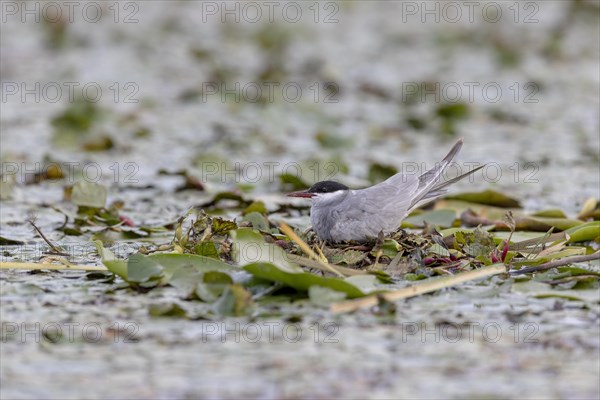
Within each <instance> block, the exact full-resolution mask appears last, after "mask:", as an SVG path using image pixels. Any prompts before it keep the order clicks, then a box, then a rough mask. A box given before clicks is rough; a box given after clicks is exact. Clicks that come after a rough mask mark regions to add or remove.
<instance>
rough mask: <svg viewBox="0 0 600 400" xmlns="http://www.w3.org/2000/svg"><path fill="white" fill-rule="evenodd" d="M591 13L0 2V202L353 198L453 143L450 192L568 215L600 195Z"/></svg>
mask: <svg viewBox="0 0 600 400" xmlns="http://www.w3.org/2000/svg"><path fill="white" fill-rule="evenodd" d="M598 15H599V3H598V2H597V1H572V2H571V1H569V2H565V1H544V2H532V1H515V2H475V3H472V4H471V3H469V2H445V1H440V2H410V1H404V2H402V1H375V2H372V1H352V2H331V1H322V2H275V3H272V4H271V3H269V2H266V3H265V2H210V1H170V2H165V1H152V2H76V3H74V4H71V5H69V4H63V3H61V2H57V3H55V2H35V1H26V2H20V1H15V2H12V1H3V2H2V19H3V20H2V38H1V46H2V48H1V50H2V59H1V68H2V104H1V105H2V116H1V129H2V149H1V156H2V162H3V164H2V165H3V170H2V173H3V189H4V190H3V197H4V198H5V199H8V198H13V199H17V200H19V199H20V200H26V199H31V197H30V196H34V197H36V195H35V194H33V192H31V191H35V190H36V189H32V188H26V187H23V186H22V184H25V183H31V182H32V181H40V180H44V179H45V180H49V181H55V180H54V179H52V178H56V175H58V177H61V176H66V177H67V178H68V176H67V175H68V174H69V173H70V174H71V175H77V174H79V175H81V174H85V176H86V177H87V178H88V179H89V180H96V179H97V180H98V181H100V182H102V183H105V184H110V185H112V186H113V187H114V186H116V187H120V188H121V189H120V190H125V189H124V188H126V187H136V188H137V189H139V188H140V187H142V188H143V187H149V186H153V187H154V188H156V187H158V188H159V189H160V190H161V191H167V192H171V191H173V189H175V188H177V185H178V183H177V182H179V181H178V180H177V179H175V178H174V177H173V176H172V174H175V173H180V174H182V175H183V174H185V175H189V176H192V177H194V178H196V179H197V180H199V181H200V182H201V185H202V188H203V189H205V190H206V192H207V193H210V192H212V191H217V190H231V189H236V188H237V189H241V190H244V191H247V192H252V193H254V194H256V195H260V194H266V193H277V192H280V191H282V190H289V189H293V188H295V187H296V186H302V185H303V184H310V183H312V182H314V181H317V180H323V179H335V180H340V181H343V182H345V183H346V184H348V185H352V186H356V187H360V186H361V185H367V184H370V183H372V182H375V181H378V180H381V179H383V178H384V177H386V176H387V175H389V174H391V173H393V172H395V171H406V172H412V171H414V169H415V168H418V169H422V168H425V167H431V166H432V165H433V163H434V162H436V161H438V160H439V159H440V158H441V157H443V155H444V154H445V153H446V151H447V150H448V149H449V147H450V146H451V145H452V144H453V142H454V141H455V140H456V139H457V138H459V137H463V138H464V139H465V146H464V148H463V151H462V153H461V155H460V156H459V159H458V160H457V162H458V164H457V165H456V169H455V170H453V171H451V173H455V172H458V171H459V170H463V171H464V172H466V170H468V169H469V168H473V167H474V166H475V165H477V164H475V163H484V162H487V163H490V166H489V167H488V168H486V169H484V170H483V173H482V174H478V175H477V176H476V178H475V180H473V181H471V182H462V183H461V188H462V189H465V190H467V189H468V190H481V189H484V188H488V187H492V188H496V189H500V190H503V191H506V192H507V193H508V194H511V195H514V196H517V197H519V198H521V199H522V200H524V204H525V206H526V208H531V209H539V208H542V207H552V206H559V207H562V208H564V209H566V210H568V211H576V210H578V209H579V207H580V203H581V202H582V201H584V199H586V198H588V197H590V196H597V194H598V188H599V186H600V183H599V179H600V178H599V176H598V172H597V166H598V161H599V151H600V148H599V146H600V144H599V135H598V132H599V129H600V128H599V124H600V122H599V121H600V119H599V93H598V87H599V73H598V69H599V51H600V50H599V46H598V40H599V39H598V37H599V36H598V35H599V23H598V21H599V20H598ZM51 163H58V165H59V166H60V167H61V171H59V172H57V171H55V170H54V169H53V167H51V168H48V165H50V164H51ZM159 172H160V173H159ZM36 174H37V175H36ZM44 174H45V175H49V176H44ZM96 177H98V178H96ZM296 178H298V179H296ZM14 181H16V183H17V185H15V182H14ZM63 183H64V182H63ZM48 185H50V186H52V184H51V182H49V183H48ZM58 186H61V183H60V182H59V185H58ZM192 186H193V185H192ZM46 189H47V188H46ZM49 193H52V192H51V191H50V192H48V191H44V196H50V197H49V198H47V199H52V198H57V199H59V198H60V193H59V191H57V192H56V194H55V195H52V194H49ZM186 201H187V200H186Z"/></svg>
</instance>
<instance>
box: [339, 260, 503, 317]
mask: <svg viewBox="0 0 600 400" xmlns="http://www.w3.org/2000/svg"><path fill="white" fill-rule="evenodd" d="M502 273H506V266H504V264H494V265H489V266H487V267H483V268H480V269H476V270H473V271H467V272H461V273H460V274H456V275H453V276H448V277H442V278H435V279H431V280H427V281H426V282H422V283H417V284H415V285H411V286H408V287H405V288H402V289H400V290H395V291H393V292H387V293H383V294H376V295H371V296H367V297H362V298H360V299H356V300H348V301H342V302H339V303H334V304H332V305H331V311H332V312H334V313H342V312H350V311H356V310H358V309H360V308H367V307H373V306H375V305H377V304H378V303H379V300H380V299H383V300H386V301H390V302H393V301H396V300H400V299H406V298H409V297H414V296H418V295H420V294H424V293H430V292H435V291H436V290H439V289H443V288H446V287H451V286H455V285H458V284H460V283H464V282H468V281H472V280H475V279H481V278H487V277H490V276H494V275H498V274H502Z"/></svg>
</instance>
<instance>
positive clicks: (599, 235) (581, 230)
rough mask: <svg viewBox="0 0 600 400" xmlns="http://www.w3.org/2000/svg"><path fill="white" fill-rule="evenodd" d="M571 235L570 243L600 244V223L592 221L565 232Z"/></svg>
mask: <svg viewBox="0 0 600 400" xmlns="http://www.w3.org/2000/svg"><path fill="white" fill-rule="evenodd" d="M565 232H566V233H567V234H568V235H569V240H568V243H575V242H587V241H590V240H595V241H597V242H600V221H592V222H588V223H585V224H582V225H578V226H575V227H573V228H570V229H567V230H566V231H565Z"/></svg>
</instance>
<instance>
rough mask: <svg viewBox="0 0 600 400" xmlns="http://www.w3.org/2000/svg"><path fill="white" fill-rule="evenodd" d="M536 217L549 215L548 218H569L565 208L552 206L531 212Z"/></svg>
mask: <svg viewBox="0 0 600 400" xmlns="http://www.w3.org/2000/svg"><path fill="white" fill-rule="evenodd" d="M531 215H532V216H534V217H548V218H567V216H566V214H565V213H564V211H563V210H561V209H558V208H550V209H548V210H542V211H538V212H536V213H533V214H531Z"/></svg>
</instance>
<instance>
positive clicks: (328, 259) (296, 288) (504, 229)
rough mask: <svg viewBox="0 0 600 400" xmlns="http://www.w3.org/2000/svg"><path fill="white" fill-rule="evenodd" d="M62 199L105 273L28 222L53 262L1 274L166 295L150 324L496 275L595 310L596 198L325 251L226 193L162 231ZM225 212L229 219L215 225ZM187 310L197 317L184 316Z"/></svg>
mask: <svg viewBox="0 0 600 400" xmlns="http://www.w3.org/2000/svg"><path fill="white" fill-rule="evenodd" d="M69 196H70V198H71V201H72V202H73V203H74V204H75V205H76V206H77V215H74V216H71V215H69V214H68V213H65V212H63V211H61V212H63V213H64V215H65V223H64V225H63V227H62V228H61V230H62V231H63V232H64V233H66V234H70V235H76V236H87V237H89V240H91V241H93V243H94V245H95V247H96V249H97V252H98V254H99V256H100V259H101V262H102V264H103V265H101V266H94V265H74V264H72V263H70V262H68V261H66V259H64V258H61V249H60V248H59V246H55V245H54V244H53V243H52V242H51V241H49V240H48V239H47V238H46V237H45V235H44V234H43V232H42V231H41V230H40V229H39V228H37V226H36V225H35V222H34V221H33V220H32V221H30V223H31V225H32V226H33V227H34V228H35V229H36V232H37V233H38V234H39V235H40V236H41V237H42V238H43V239H44V240H45V241H46V242H47V243H48V246H49V248H50V252H49V253H50V254H52V255H53V257H52V258H51V259H50V261H52V262H51V263H48V262H46V261H47V260H46V261H44V262H41V263H16V262H11V263H3V264H2V268H28V269H54V270H60V269H64V270H68V269H81V270H86V271H90V273H95V274H98V273H102V271H106V272H105V273H106V274H107V276H106V277H105V278H107V279H106V282H110V283H111V284H112V283H113V282H114V279H109V278H110V276H113V278H114V276H117V277H119V278H120V280H119V281H118V282H121V283H120V284H119V287H118V289H121V290H133V291H136V292H139V293H148V292H151V291H157V290H161V289H162V288H165V287H172V288H175V290H176V291H177V293H178V300H177V301H170V302H167V303H157V304H156V305H153V306H152V307H151V309H150V310H149V313H150V314H151V315H155V316H175V317H185V318H190V319H198V318H200V319H204V318H221V317H223V316H228V315H237V316H240V315H253V316H261V315H272V314H273V313H274V312H277V311H276V309H277V304H278V302H279V303H282V304H283V303H292V304H293V303H294V302H295V301H300V300H302V299H307V300H309V301H310V302H311V303H312V304H313V305H316V306H318V307H326V308H328V309H329V310H330V311H332V312H334V313H339V312H350V311H355V310H358V309H361V308H370V309H373V310H375V311H378V312H381V310H384V311H385V312H393V310H394V307H393V303H394V302H395V301H398V300H400V299H405V298H409V297H413V296H418V295H422V294H425V293H432V292H435V291H439V290H443V289H447V288H451V287H454V286H457V285H459V284H462V283H465V282H470V281H477V282H480V281H482V280H484V279H486V278H489V277H492V276H495V275H500V276H501V277H502V278H501V279H503V280H504V281H511V282H512V283H514V285H516V286H519V287H520V288H521V289H524V288H526V287H527V288H528V289H527V290H529V291H530V292H531V295H532V296H537V297H558V298H564V299H571V300H575V301H583V302H593V303H598V302H599V301H600V296H598V295H597V293H598V288H599V279H600V271H599V270H598V262H597V260H599V259H600V252H599V251H598V245H599V244H600V221H599V220H598V219H599V218H598V216H599V215H598V201H597V200H595V199H590V200H588V201H587V202H586V203H585V204H584V207H583V209H582V210H581V212H580V213H579V215H578V216H577V217H576V218H572V219H571V218H568V217H567V216H566V215H565V214H564V213H563V212H562V211H560V210H547V211H542V212H538V213H535V214H525V213H523V212H522V211H521V210H520V209H519V208H518V206H519V202H518V201H517V200H515V199H511V198H509V197H508V196H505V195H503V194H500V193H496V192H493V191H489V190H488V191H485V192H480V193H465V194H459V195H455V196H453V197H452V198H446V199H443V200H439V201H438V202H436V203H435V204H434V206H433V207H432V208H431V209H429V210H418V211H417V212H415V213H413V215H411V216H409V217H408V218H406V220H405V221H404V222H403V225H402V228H401V229H399V230H398V231H397V232H395V233H393V234H391V235H389V236H388V237H384V236H383V235H380V237H379V238H377V239H376V240H373V241H372V242H371V243H343V244H328V243H324V242H321V241H319V240H318V238H317V237H316V236H315V234H314V232H312V231H311V230H304V231H302V230H299V229H294V228H293V227H290V226H289V225H288V224H286V222H284V220H286V218H288V217H289V216H291V215H296V214H302V215H305V214H306V212H307V209H302V208H300V209H298V208H292V207H290V208H288V207H287V206H286V205H285V204H282V205H280V209H279V210H278V211H277V212H276V213H273V212H271V213H270V212H269V211H268V210H267V208H266V207H265V205H264V204H263V203H261V202H259V201H251V200H247V199H245V198H244V197H243V196H242V195H235V196H234V195H233V194H232V193H218V194H216V195H215V197H214V199H213V200H211V201H209V202H207V203H206V204H203V205H201V206H199V207H195V208H192V209H190V210H189V211H188V212H187V214H186V215H184V216H182V217H181V218H179V220H178V221H174V222H173V223H172V224H168V225H166V226H160V227H138V226H136V225H135V223H134V222H133V221H131V220H130V219H129V218H128V217H127V216H124V215H121V214H120V211H119V209H120V208H119V206H118V204H113V205H111V206H109V207H106V206H105V203H106V189H105V188H103V187H102V186H100V185H95V184H76V185H75V186H74V187H73V188H72V190H71V191H70V193H69ZM223 199H227V200H230V201H229V202H228V203H227V204H228V205H229V206H228V207H223V206H221V205H219V204H222V203H220V201H221V200H223ZM231 200H233V201H231ZM209 212H210V214H209ZM225 212H227V213H228V215H231V214H234V215H236V214H237V216H235V217H233V218H227V217H225V216H221V215H217V214H222V215H224V213H225ZM276 220H277V221H278V222H275V221H276ZM131 238H145V239H152V240H148V242H147V243H146V242H144V245H143V246H141V247H139V249H138V252H136V253H135V254H132V255H130V256H129V257H127V258H118V257H116V256H115V254H113V252H112V251H111V250H110V246H111V245H114V244H115V243H118V242H119V241H120V240H127V239H131ZM2 241H3V243H4V244H6V245H10V244H12V243H14V241H11V239H9V238H2ZM591 262H595V264H590V263H591ZM102 277H104V276H102ZM526 283H529V286H524V285H525V284H526ZM99 284H102V283H99ZM593 292H595V293H596V295H594V294H593ZM192 303H193V304H202V307H187V306H186V305H189V304H192Z"/></svg>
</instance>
